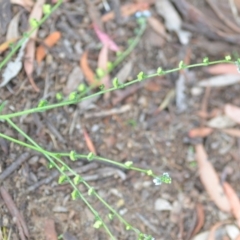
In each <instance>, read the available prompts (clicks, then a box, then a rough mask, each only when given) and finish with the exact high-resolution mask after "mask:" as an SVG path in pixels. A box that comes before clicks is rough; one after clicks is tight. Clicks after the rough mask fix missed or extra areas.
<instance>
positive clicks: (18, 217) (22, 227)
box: [0, 187, 29, 240]
mask: <svg viewBox="0 0 240 240" xmlns="http://www.w3.org/2000/svg"><path fill="white" fill-rule="evenodd" d="M0 194H1V196H2V198H3V200H4V202H5V204H6V206H7V208H8V210H9V212H10V213H11V215H12V217H13V219H14V220H15V221H16V224H17V228H18V231H19V235H20V238H21V240H26V237H27V238H29V232H28V228H27V225H26V223H25V221H24V218H23V216H22V214H21V213H20V212H19V211H18V209H17V207H16V205H15V203H14V202H13V200H12V198H11V196H10V195H9V193H8V192H7V190H6V189H5V188H4V187H0ZM25 236H26V237H25Z"/></svg>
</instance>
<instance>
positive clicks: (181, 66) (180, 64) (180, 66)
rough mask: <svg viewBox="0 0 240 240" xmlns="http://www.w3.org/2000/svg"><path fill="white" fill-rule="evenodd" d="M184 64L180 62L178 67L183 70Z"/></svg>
mask: <svg viewBox="0 0 240 240" xmlns="http://www.w3.org/2000/svg"><path fill="white" fill-rule="evenodd" d="M184 66H185V65H184V62H183V61H180V62H179V64H178V67H179V68H180V69H182V68H184Z"/></svg>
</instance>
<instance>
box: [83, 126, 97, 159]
mask: <svg viewBox="0 0 240 240" xmlns="http://www.w3.org/2000/svg"><path fill="white" fill-rule="evenodd" d="M83 135H84V138H85V141H86V144H87V146H88V149H89V151H90V152H92V153H94V154H95V155H96V154H97V152H96V149H95V147H94V144H93V142H92V140H91V138H90V137H89V135H88V133H87V131H86V130H85V129H83Z"/></svg>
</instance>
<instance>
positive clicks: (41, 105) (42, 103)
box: [38, 99, 48, 108]
mask: <svg viewBox="0 0 240 240" xmlns="http://www.w3.org/2000/svg"><path fill="white" fill-rule="evenodd" d="M47 104H48V101H47V100H44V99H43V100H40V101H39V103H38V108H42V107H45V106H47Z"/></svg>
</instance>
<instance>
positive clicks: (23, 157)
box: [0, 152, 29, 183]
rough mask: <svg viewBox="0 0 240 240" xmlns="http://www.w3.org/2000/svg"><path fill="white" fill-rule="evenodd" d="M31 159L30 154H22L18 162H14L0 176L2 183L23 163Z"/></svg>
mask: <svg viewBox="0 0 240 240" xmlns="http://www.w3.org/2000/svg"><path fill="white" fill-rule="evenodd" d="M28 158H29V153H27V152H26V153H24V154H22V155H21V156H20V157H19V158H18V159H17V160H16V161H14V162H13V163H12V164H11V165H10V166H9V167H7V168H6V169H5V170H4V171H3V172H2V173H1V174H0V183H1V182H2V181H3V180H4V179H5V178H7V177H8V176H9V175H10V174H11V173H13V172H14V171H15V170H16V169H17V168H18V167H19V166H20V165H21V164H22V163H23V162H25V161H26V160H27V159H28Z"/></svg>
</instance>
